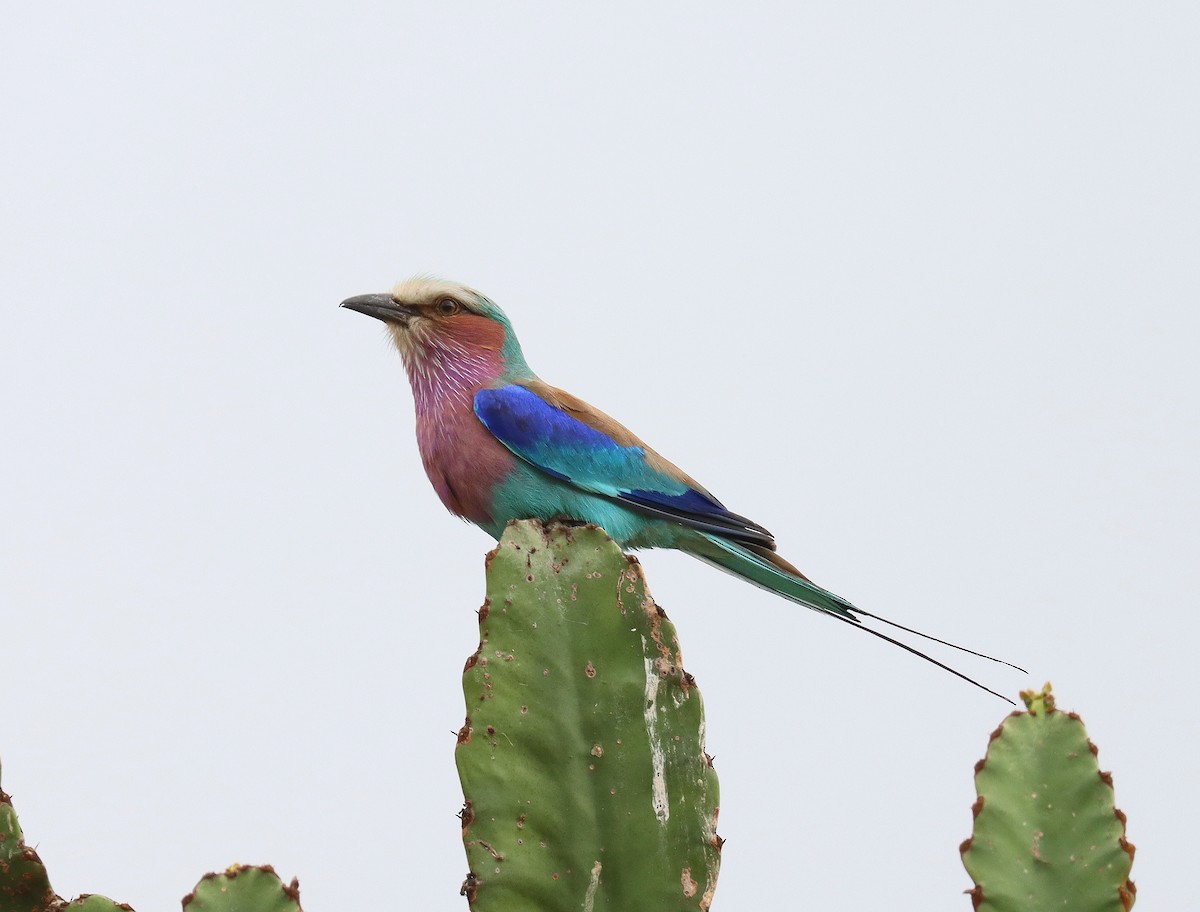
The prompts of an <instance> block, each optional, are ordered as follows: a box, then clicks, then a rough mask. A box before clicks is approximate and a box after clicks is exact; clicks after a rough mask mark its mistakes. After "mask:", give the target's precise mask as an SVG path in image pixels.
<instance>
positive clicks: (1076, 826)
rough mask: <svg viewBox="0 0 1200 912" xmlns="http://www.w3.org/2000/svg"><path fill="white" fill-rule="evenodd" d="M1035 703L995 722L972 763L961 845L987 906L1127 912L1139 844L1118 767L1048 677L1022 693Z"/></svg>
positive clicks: (979, 903)
mask: <svg viewBox="0 0 1200 912" xmlns="http://www.w3.org/2000/svg"><path fill="white" fill-rule="evenodd" d="M1021 698H1022V700H1024V702H1025V705H1026V707H1027V708H1028V712H1014V713H1012V714H1011V715H1010V716H1009V717H1008V718H1007V719H1005V720H1004V722H1003V723H1002V724H1001V725H1000V727H999V728H997V729H996V730H995V731H994V732H993V733H992V737H991V742H990V743H989V745H988V750H987V756H986V757H985V758H984V759H983V760H980V761H979V763H978V764H976V766H975V786H976V789H977V791H978V794H979V798H978V800H977V801H976V802H975V805H974V806H973V808H972V811H973V813H974V816H975V827H974V832H973V833H972V835H971V837H970V838H969V839H967V840H966V841H965V842H964V843H963V844H962V845H961V846H960V849H959V851H960V852H961V853H962V860H963V864H964V865H965V866H966V869H967V872H968V873H969V874H970V875H971V878H972V879H973V880H974V881H975V887H974V889H972V890H971V891H970V894H971V899H972V902H973V903H974V906H975V909H976V910H981V912H1009V910H1012V912H1017V910H1020V912H1039V910H1043V909H1044V910H1051V909H1053V910H1062V909H1077V910H1086V912H1128V910H1129V909H1130V908H1131V907H1132V906H1133V901H1134V896H1135V893H1136V889H1135V887H1134V885H1133V882H1132V881H1131V880H1130V879H1129V871H1130V867H1131V866H1132V864H1133V846H1132V845H1131V844H1130V843H1129V842H1128V841H1127V840H1126V839H1125V815H1124V814H1122V813H1121V812H1120V811H1119V810H1117V809H1116V808H1115V807H1114V805H1113V786H1112V776H1111V775H1110V774H1109V773H1102V772H1100V767H1099V766H1098V764H1097V762H1096V753H1097V752H1096V746H1095V745H1094V744H1092V742H1091V741H1090V740H1089V739H1088V736H1087V732H1086V730H1085V729H1084V727H1083V722H1082V720H1080V718H1079V716H1077V715H1076V714H1075V713H1064V712H1060V711H1059V710H1058V709H1057V708H1056V707H1055V705H1054V695H1053V693H1052V692H1051V689H1050V685H1049V684H1046V686H1045V687H1044V688H1043V689H1042V690H1041V691H1040V692H1039V691H1025V692H1024V693H1022V694H1021Z"/></svg>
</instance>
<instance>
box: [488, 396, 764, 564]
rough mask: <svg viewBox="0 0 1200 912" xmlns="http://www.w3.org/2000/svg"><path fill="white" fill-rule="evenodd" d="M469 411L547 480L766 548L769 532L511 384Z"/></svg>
mask: <svg viewBox="0 0 1200 912" xmlns="http://www.w3.org/2000/svg"><path fill="white" fill-rule="evenodd" d="M475 414H476V416H477V417H478V418H479V420H480V421H481V422H483V425H484V427H486V428H487V429H488V430H489V431H490V432H491V433H492V434H493V435H494V436H495V437H496V439H497V440H499V441H500V442H501V443H502V444H504V446H506V447H507V448H508V449H509V450H511V451H512V452H513V453H515V454H516V455H517V456H519V457H520V458H521V459H523V460H525V461H526V462H528V463H530V464H531V465H534V466H536V467H537V468H539V469H541V470H542V471H543V472H546V473H547V474H548V475H552V476H554V477H555V478H558V479H560V480H562V481H566V482H569V483H571V484H573V485H575V486H577V487H579V488H581V489H583V490H585V491H589V492H591V493H593V494H601V495H604V496H606V497H611V498H614V499H617V500H621V501H623V502H625V503H627V504H630V505H631V506H634V507H636V508H639V509H640V510H642V511H643V512H646V513H651V514H654V515H656V516H660V517H662V518H664V519H671V520H674V521H675V522H681V523H684V524H685V525H690V526H694V527H696V528H700V529H705V530H707V531H715V532H720V533H721V534H725V535H729V536H731V537H733V538H737V539H741V540H745V541H753V542H758V543H761V544H764V545H766V546H767V547H773V546H774V541H773V539H772V538H771V534H770V533H769V532H767V530H766V529H763V528H762V526H759V525H758V524H757V523H754V522H751V521H750V520H748V519H746V518H745V517H742V516H738V515H737V514H736V513H730V512H729V511H728V510H726V509H725V507H724V506H722V505H721V503H720V502H719V501H717V500H715V499H714V498H712V497H710V496H708V495H706V494H705V493H703V492H701V491H697V490H695V489H694V488H692V487H690V486H689V485H687V484H685V483H684V482H682V481H680V480H679V479H678V478H674V477H672V476H670V475H667V474H666V473H665V472H662V471H660V470H658V469H656V468H654V467H653V466H651V465H650V464H649V463H648V462H647V461H646V450H645V449H644V448H643V447H640V446H622V445H621V444H619V443H617V442H616V441H615V440H613V439H612V438H611V437H610V436H608V435H607V434H605V433H604V432H603V431H598V430H596V429H595V428H593V427H591V426H590V425H587V424H584V423H583V422H582V421H580V420H579V419H578V418H575V417H574V416H573V415H571V414H569V413H568V412H566V411H564V410H563V409H560V408H558V407H557V406H554V405H551V404H550V403H549V402H547V401H546V400H544V399H543V398H542V397H541V396H539V395H538V394H537V393H535V392H533V391H532V390H530V389H527V388H526V387H523V386H518V385H516V384H513V385H510V386H502V387H500V388H498V389H482V390H480V391H479V392H477V393H476V394H475Z"/></svg>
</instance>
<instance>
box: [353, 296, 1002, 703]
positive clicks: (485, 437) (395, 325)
mask: <svg viewBox="0 0 1200 912" xmlns="http://www.w3.org/2000/svg"><path fill="white" fill-rule="evenodd" d="M341 306H342V307H344V308H346V309H348V310H352V311H356V312H358V313H361V314H365V315H367V316H370V317H374V318H376V319H378V320H381V321H382V322H383V323H384V325H385V326H386V327H387V331H388V334H389V335H390V337H391V340H392V342H393V343H394V345H395V347H396V349H398V350H399V353H400V357H401V360H402V361H403V363H404V368H405V370H406V372H407V374H408V379H409V382H410V385H411V387H412V393H413V400H414V405H415V408H414V411H415V414H416V434H417V446H418V449H419V450H420V454H421V462H422V464H423V465H424V468H425V473H426V474H427V475H428V476H429V480H430V482H431V483H432V484H433V488H434V490H435V491H436V492H437V495H438V497H439V498H440V499H441V501H442V503H443V504H444V505H445V506H446V508H447V509H448V510H449V511H450V512H451V513H453V514H454V515H456V516H460V517H462V518H463V519H466V520H468V521H470V522H472V523H474V524H475V525H477V526H479V527H480V528H481V529H483V530H484V531H486V532H487V533H489V534H490V535H491V536H492V537H494V538H496V539H499V538H500V536H501V535H502V534H503V532H504V529H505V527H506V526H507V525H508V523H509V522H511V521H513V520H522V519H537V520H541V521H543V522H551V521H559V522H566V523H581V524H583V523H592V524H595V525H597V526H600V527H601V528H602V529H604V531H605V532H607V533H608V535H609V537H610V538H612V539H613V540H614V541H615V542H616V543H617V544H618V545H620V546H621V547H622V548H627V549H641V548H674V549H677V550H679V551H683V552H685V553H687V554H690V555H692V556H693V557H696V558H699V559H700V560H702V561H704V562H706V563H709V564H712V565H715V566H716V567H718V568H719V569H721V570H724V571H725V572H727V573H730V574H733V575H734V576H736V577H740V578H741V579H743V580H745V581H747V582H750V583H753V584H754V585H756V586H759V587H761V588H763V589H767V590H769V591H770V592H773V593H775V594H777V595H780V596H782V597H783V598H785V599H788V600H790V601H792V602H795V603H798V604H800V605H803V606H805V607H807V608H811V609H813V610H815V611H817V612H820V613H821V614H824V615H826V616H828V617H832V618H835V619H837V620H839V621H841V622H843V623H846V624H849V625H851V626H853V627H855V628H856V629H858V630H862V631H864V632H866V633H869V634H872V635H874V636H876V637H879V638H881V639H883V640H886V641H887V642H889V643H892V644H893V645H895V646H898V647H900V648H901V649H904V650H906V651H908V652H910V653H913V654H914V655H916V656H919V657H920V658H922V659H924V660H926V661H927V662H931V663H932V664H934V665H936V666H938V667H939V668H942V669H944V670H945V671H948V672H950V673H951V674H953V675H956V676H957V677H959V678H962V679H963V680H964V681H968V682H970V683H971V684H974V685H975V686H976V687H979V688H980V689H982V690H985V691H987V692H988V693H991V694H993V695H995V696H997V697H1000V699H1002V700H1007V701H1008V702H1010V703H1012V702H1013V701H1012V700H1010V699H1009V698H1008V697H1005V696H1004V695H1003V694H1000V693H997V692H996V691H994V690H992V689H991V688H989V687H986V686H984V685H983V684H981V683H979V682H978V681H976V680H975V679H973V678H970V677H968V676H967V675H965V674H963V673H962V672H960V671H958V670H957V669H955V668H952V667H951V666H949V665H947V664H945V663H943V662H940V661H938V660H937V659H935V658H933V657H931V656H929V655H927V654H926V653H924V652H921V651H920V650H918V649H916V648H914V647H913V646H910V645H909V644H907V643H904V642H902V641H900V640H898V639H895V638H894V637H891V636H888V635H886V634H884V633H882V632H880V631H878V630H875V629H873V628H871V627H869V626H866V625H865V623H864V621H863V619H864V618H867V619H870V620H874V621H878V622H880V623H883V624H885V625H889V626H891V627H893V628H897V629H899V630H903V631H906V632H908V633H911V634H915V635H916V636H919V637H924V638H925V639H928V640H932V641H934V642H937V643H941V644H943V645H945V646H949V647H951V648H954V649H958V650H961V651H963V652H966V653H970V654H971V655H975V656H979V657H980V658H984V659H988V660H990V661H993V662H999V663H1001V664H1004V665H1008V666H1009V667H1011V668H1015V669H1017V670H1019V671H1023V670H1024V669H1020V668H1019V667H1018V666H1016V665H1012V663H1010V662H1005V661H1004V660H1002V659H996V658H993V657H992V656H987V655H984V654H983V653H980V652H976V651H975V650H972V649H967V648H966V647H963V646H958V645H956V644H954V643H950V642H948V641H946V640H942V639H939V638H937V637H934V636H930V635H929V634H925V633H922V632H921V631H919V630H915V629H913V628H911V627H906V626H904V625H903V624H899V623H896V622H894V621H890V620H888V619H887V618H884V617H882V616H880V615H877V614H873V613H871V612H868V611H865V610H863V609H861V608H858V607H856V606H855V605H853V604H851V603H850V602H849V601H847V600H846V599H844V598H842V597H841V596H840V595H835V594H834V593H833V592H831V591H829V590H827V589H824V588H822V587H821V586H818V585H817V584H816V583H814V582H812V581H811V580H810V579H809V578H808V577H807V576H805V575H804V574H803V573H801V572H800V570H798V569H797V568H796V567H795V566H793V565H792V564H791V563H789V562H788V561H787V560H785V559H784V558H783V557H782V556H780V555H779V554H778V553H777V551H776V545H775V538H774V536H773V535H772V534H771V533H770V532H769V531H767V529H766V528H764V527H763V526H761V525H759V524H758V523H757V522H754V521H753V520H751V519H748V518H746V517H745V516H741V515H739V514H737V513H734V512H732V511H730V510H729V509H727V508H726V507H725V506H724V505H723V504H722V503H721V502H720V501H719V500H718V499H717V498H716V497H715V496H714V495H713V494H712V493H710V492H709V491H708V490H707V489H706V488H704V487H703V486H702V485H701V484H700V483H699V482H697V481H696V480H695V479H694V478H692V477H691V476H689V475H688V474H686V473H685V472H684V471H683V470H682V469H680V468H678V467H677V466H676V465H675V464H674V463H672V462H669V461H668V460H667V459H666V458H664V457H663V456H661V455H660V454H659V453H658V452H657V451H656V450H654V449H652V448H651V447H650V446H649V445H648V444H646V443H644V442H643V441H642V440H641V438H639V437H637V436H636V435H635V434H634V433H633V432H632V431H630V430H629V429H628V428H626V427H625V426H624V425H622V424H620V423H619V422H618V421H616V420H615V419H614V418H611V417H610V416H608V415H606V414H605V413H604V412H602V411H600V410H599V409H597V408H595V407H594V406H591V405H589V404H588V403H586V402H584V401H583V400H582V399H579V398H578V397H576V396H573V395H571V394H570V393H568V392H566V391H564V390H561V389H558V388H556V387H554V386H551V385H550V384H549V383H546V382H545V381H544V380H542V379H541V378H540V377H538V375H537V374H535V373H534V372H533V370H532V369H531V368H530V367H529V364H528V362H527V361H526V360H525V355H524V353H523V352H522V350H521V343H520V342H519V341H518V339H517V336H516V333H515V332H514V330H513V326H512V322H511V321H510V320H509V318H508V316H507V315H506V314H505V313H504V311H503V310H501V309H500V307H499V306H497V305H496V303H495V302H494V301H492V300H491V299H490V298H488V297H487V296H486V295H484V294H482V293H480V292H478V291H476V290H474V289H472V288H470V287H468V286H466V285H463V284H460V283H458V282H453V281H449V280H445V279H440V278H436V277H432V276H417V277H414V278H411V279H408V280H407V281H403V282H400V283H399V284H397V285H396V286H395V287H394V288H393V289H392V290H391V291H390V292H385V293H378V294H365V295H358V296H356V297H351V298H347V299H346V300H344V301H342V303H341Z"/></svg>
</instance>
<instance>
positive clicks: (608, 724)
mask: <svg viewBox="0 0 1200 912" xmlns="http://www.w3.org/2000/svg"><path fill="white" fill-rule="evenodd" d="M479 627H480V647H479V651H478V652H477V653H476V654H475V655H474V656H472V657H471V659H469V660H468V662H467V667H466V669H465V672H464V675H463V690H464V694H465V696H466V701H467V722H466V724H465V725H464V726H463V728H462V731H461V732H460V733H459V743H458V748H457V751H456V758H457V762H458V770H459V776H460V778H461V779H462V784H463V793H464V796H465V798H466V804H465V806H464V808H463V842H464V844H465V846H466V851H467V860H468V863H469V865H470V873H469V874H468V876H467V880H466V882H465V883H464V884H463V893H464V894H465V895H466V896H467V898H468V900H469V902H470V906H471V908H472V909H473V910H476V912H510V910H511V912H516V910H520V912H528V910H530V909H537V910H539V912H556V910H564V912H565V910H571V912H579V910H585V912H602V910H608V912H629V910H633V909H653V910H655V912H671V910H696V909H707V908H709V905H710V904H711V902H712V895H713V891H714V889H715V888H716V881H717V870H718V868H719V865H720V846H721V839H720V837H718V836H717V833H716V824H717V811H718V791H717V776H716V772H715V771H714V770H713V768H712V763H711V758H709V757H708V755H707V754H705V752H704V714H703V707H702V704H701V700H700V693H699V691H698V690H697V688H696V684H695V681H694V680H693V679H692V678H691V676H690V675H688V674H687V673H686V672H685V671H684V670H683V666H682V658H681V655H680V651H679V644H678V641H677V639H676V635H675V628H674V626H673V625H672V624H671V623H670V621H668V620H667V618H666V616H665V615H664V614H663V612H662V611H661V609H659V608H658V606H657V605H655V603H654V601H653V599H651V597H650V595H649V593H648V592H647V591H646V583H645V579H644V578H643V576H642V571H641V567H640V566H639V564H638V563H637V561H636V560H635V559H633V558H631V557H627V556H626V555H625V554H623V553H622V552H621V550H620V548H618V547H617V546H616V545H615V544H614V543H613V542H612V541H611V540H610V539H609V538H608V536H607V535H605V534H604V532H603V531H602V530H600V529H597V528H596V527H595V526H588V527H582V528H579V527H576V528H568V527H564V526H558V525H552V526H550V527H548V528H543V527H542V526H541V525H540V524H538V523H534V522H521V523H514V524H513V525H511V526H510V527H509V528H508V530H507V531H506V532H505V534H504V537H503V538H502V539H501V541H500V545H499V547H498V548H497V549H496V550H495V551H494V552H492V554H490V555H489V557H488V573H487V602H486V603H485V605H484V607H483V609H482V610H481V611H480V613H479Z"/></svg>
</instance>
